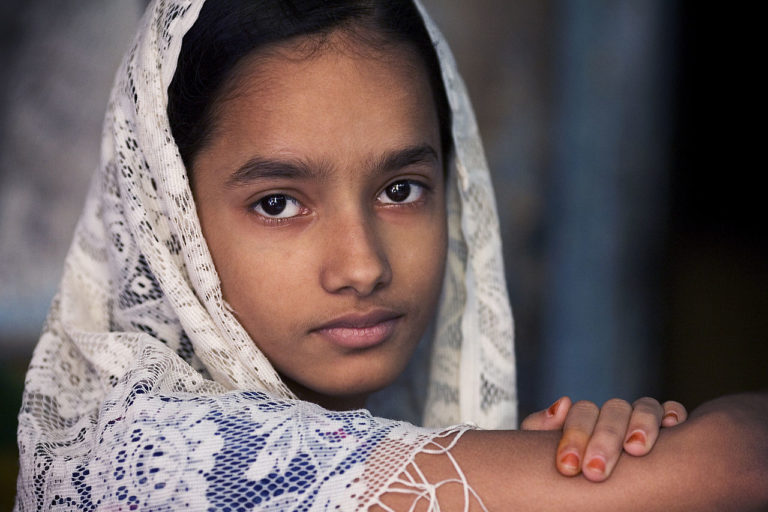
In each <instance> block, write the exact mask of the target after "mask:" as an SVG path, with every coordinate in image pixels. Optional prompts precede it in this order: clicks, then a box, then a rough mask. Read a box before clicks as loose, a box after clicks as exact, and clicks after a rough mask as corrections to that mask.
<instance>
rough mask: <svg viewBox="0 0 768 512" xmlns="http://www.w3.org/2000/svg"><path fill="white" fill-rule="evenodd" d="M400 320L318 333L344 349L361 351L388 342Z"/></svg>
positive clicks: (328, 329)
mask: <svg viewBox="0 0 768 512" xmlns="http://www.w3.org/2000/svg"><path fill="white" fill-rule="evenodd" d="M398 320H399V318H393V319H391V320H385V321H383V322H380V323H378V324H376V325H371V326H370V327H361V328H354V327H328V328H325V329H319V330H317V331H316V332H317V333H318V334H320V335H322V336H323V337H325V338H326V339H328V340H330V341H331V342H333V343H335V344H336V345H339V346H341V347H344V348H352V349H361V348H368V347H375V346H376V345H379V344H381V343H383V342H384V341H386V339H387V338H389V337H390V336H391V335H392V333H393V332H394V330H395V325H396V324H397V322H398Z"/></svg>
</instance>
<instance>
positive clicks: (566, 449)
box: [557, 400, 600, 476]
mask: <svg viewBox="0 0 768 512" xmlns="http://www.w3.org/2000/svg"><path fill="white" fill-rule="evenodd" d="M599 413H600V410H599V409H598V408H597V406H596V405H595V404H594V403H592V402H588V401H586V400H579V401H578V402H576V403H575V404H573V405H572V406H571V410H570V411H569V412H568V417H567V418H566V419H565V425H564V426H563V437H562V438H561V439H560V443H559V444H558V446H557V470H558V471H560V473H562V474H563V475H566V476H573V475H578V474H579V472H580V471H581V461H582V460H583V457H584V451H585V450H586V448H587V443H588V442H589V437H590V436H591V435H592V430H593V429H594V428H595V423H596V422H597V417H598V415H599Z"/></svg>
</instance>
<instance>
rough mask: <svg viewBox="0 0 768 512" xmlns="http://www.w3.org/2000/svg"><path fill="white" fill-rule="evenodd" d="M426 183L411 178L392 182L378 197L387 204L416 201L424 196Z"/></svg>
mask: <svg viewBox="0 0 768 512" xmlns="http://www.w3.org/2000/svg"><path fill="white" fill-rule="evenodd" d="M424 190H425V187H424V185H421V184H419V183H417V182H415V181H411V180H401V181H396V182H394V183H390V184H389V185H387V187H386V188H385V189H384V190H383V191H382V192H381V194H379V197H378V198H377V199H378V200H379V201H380V202H382V203H385V204H407V203H414V202H416V201H418V200H419V199H421V198H422V197H423V196H424Z"/></svg>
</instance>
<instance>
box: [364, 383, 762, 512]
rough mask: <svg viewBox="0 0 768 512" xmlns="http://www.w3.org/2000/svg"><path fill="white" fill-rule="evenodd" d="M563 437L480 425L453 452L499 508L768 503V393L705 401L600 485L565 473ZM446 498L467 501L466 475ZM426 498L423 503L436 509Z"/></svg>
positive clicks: (390, 497)
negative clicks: (558, 463) (557, 458)
mask: <svg viewBox="0 0 768 512" xmlns="http://www.w3.org/2000/svg"><path fill="white" fill-rule="evenodd" d="M559 437H560V433H559V432H556V431H550V432H531V431H470V432H467V433H465V434H464V435H463V436H462V437H461V438H460V439H459V440H458V441H457V442H456V445H455V446H454V447H453V448H452V449H451V451H450V453H451V455H452V456H453V457H454V458H455V459H456V461H457V462H458V464H459V466H460V467H461V469H462V471H463V473H464V475H465V476H466V479H467V481H468V483H469V485H470V486H471V487H472V489H474V491H475V492H477V494H478V495H479V496H480V497H481V498H482V500H483V502H484V504H485V507H486V508H487V510H490V511H494V510H503V511H506V510H510V511H516V510H522V511H528V510H531V511H536V510H542V511H549V510H561V509H567V510H572V511H579V510H585V511H589V512H597V511H601V510H605V511H615V510H622V511H633V510H638V511H653V510H665V511H667V510H766V509H767V508H768V395H766V394H751V395H747V394H745V395H735V396H730V397H725V398H720V399H717V400H713V401H711V402H708V403H706V404H704V405H703V406H701V407H700V408H698V409H696V410H695V411H694V412H693V413H692V414H691V416H690V418H689V419H688V421H687V422H685V423H683V424H681V425H679V426H677V427H673V428H668V429H664V430H663V431H662V432H661V433H660V434H659V438H658V441H657V442H656V446H655V447H654V448H653V450H652V451H651V453H650V454H648V455H646V456H645V457H640V458H634V457H629V456H627V455H622V456H621V459H623V460H622V461H621V463H620V464H618V465H617V467H616V469H615V470H614V472H613V475H612V476H611V478H610V479H608V480H606V481H605V482H603V483H600V484H594V483H592V482H589V481H587V480H586V479H584V478H571V477H565V476H562V475H561V474H559V473H558V472H557V469H556V468H555V465H554V464H553V463H552V458H551V454H552V453H554V451H555V449H556V448H557V444H558V440H559ZM416 465H417V466H418V467H419V469H420V470H421V471H422V472H423V474H424V476H425V478H426V479H427V480H428V481H430V482H441V481H445V480H448V479H456V477H457V473H456V471H455V469H454V466H453V464H452V463H451V461H450V458H449V457H448V456H447V455H427V454H421V455H418V456H417V457H416ZM437 498H438V500H439V503H440V506H441V509H442V510H465V509H464V504H465V494H464V489H463V486H462V485H460V484H446V485H443V486H440V487H439V488H438V491H437ZM382 502H383V503H384V504H385V505H387V506H389V507H391V509H392V510H411V506H412V505H413V498H412V497H411V496H408V495H398V494H395V493H387V494H385V495H384V496H383V498H382ZM470 504H471V506H470V507H469V508H468V509H467V510H482V508H480V506H479V504H478V503H477V502H476V501H474V500H470ZM425 505H426V502H424V503H421V504H419V505H417V506H416V507H415V508H414V509H413V510H426V506H425ZM420 507H421V508H420ZM371 510H382V509H381V508H372V509H371Z"/></svg>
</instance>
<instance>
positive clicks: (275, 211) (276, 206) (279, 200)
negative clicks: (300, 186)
mask: <svg viewBox="0 0 768 512" xmlns="http://www.w3.org/2000/svg"><path fill="white" fill-rule="evenodd" d="M251 208H252V209H253V211H254V212H256V213H258V214H259V215H261V216H263V217H266V218H268V219H287V218H290V217H296V216H298V215H301V210H302V207H301V203H299V202H298V201H297V200H296V199H294V198H292V197H291V196H289V195H286V194H271V195H268V196H265V197H262V198H261V199H259V200H258V201H256V202H255V203H254V204H253V205H252V206H251Z"/></svg>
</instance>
